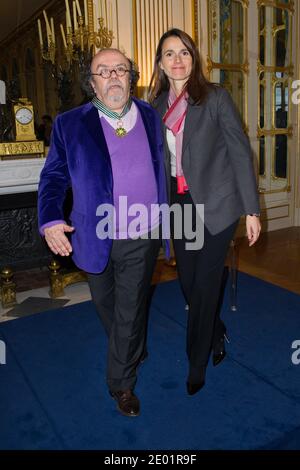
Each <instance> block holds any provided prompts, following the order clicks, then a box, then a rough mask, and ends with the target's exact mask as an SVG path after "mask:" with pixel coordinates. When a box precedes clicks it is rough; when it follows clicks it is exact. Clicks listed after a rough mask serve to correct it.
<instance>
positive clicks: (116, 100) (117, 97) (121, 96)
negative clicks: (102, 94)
mask: <svg viewBox="0 0 300 470" xmlns="http://www.w3.org/2000/svg"><path fill="white" fill-rule="evenodd" d="M112 87H118V88H119V93H118V94H117V95H115V94H112V95H109V91H110V89H111V88H112ZM106 98H107V100H108V101H111V102H112V103H120V101H122V100H123V99H124V89H123V87H122V86H121V85H120V83H119V82H117V83H112V84H110V85H109V87H108V89H107V92H106Z"/></svg>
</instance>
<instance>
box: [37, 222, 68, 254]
mask: <svg viewBox="0 0 300 470" xmlns="http://www.w3.org/2000/svg"><path fill="white" fill-rule="evenodd" d="M73 230H74V227H70V225H67V224H56V225H53V226H52V227H47V228H45V230H44V233H45V240H46V242H47V244H48V246H49V248H50V250H51V251H53V253H55V254H56V255H60V256H69V254H70V253H72V246H71V243H70V242H69V240H68V239H67V237H66V235H65V232H73Z"/></svg>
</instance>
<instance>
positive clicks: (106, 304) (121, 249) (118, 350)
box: [88, 239, 161, 392]
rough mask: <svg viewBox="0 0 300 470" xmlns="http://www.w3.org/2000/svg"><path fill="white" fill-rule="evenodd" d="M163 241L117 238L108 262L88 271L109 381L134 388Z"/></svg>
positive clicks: (113, 388)
mask: <svg viewBox="0 0 300 470" xmlns="http://www.w3.org/2000/svg"><path fill="white" fill-rule="evenodd" d="M160 245H161V240H151V239H149V240H145V239H136V240H132V239H128V240H114V241H113V246H112V251H111V255H110V259H109V262H108V265H107V267H106V269H105V271H104V272H102V273H100V274H88V282H89V286H90V290H91V294H92V300H93V302H94V304H95V306H96V309H97V312H98V314H99V316H100V319H101V321H102V323H103V326H104V328H105V331H106V333H107V335H108V340H109V346H108V357H107V384H108V387H109V389H110V390H111V391H112V392H116V391H118V390H127V389H133V388H134V386H135V383H136V368H137V365H138V363H139V360H140V358H141V355H142V353H143V350H144V347H145V342H146V331H147V317H148V314H147V303H148V296H149V292H150V286H151V278H152V274H153V270H154V267H155V261H156V258H157V255H158V251H159V248H160Z"/></svg>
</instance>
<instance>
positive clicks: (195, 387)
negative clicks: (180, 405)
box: [186, 381, 205, 395]
mask: <svg viewBox="0 0 300 470" xmlns="http://www.w3.org/2000/svg"><path fill="white" fill-rule="evenodd" d="M204 385H205V382H204V381H203V382H199V383H197V384H193V383H191V382H187V383H186V389H187V392H188V394H189V395H195V393H197V392H199V390H201V388H202V387H204Z"/></svg>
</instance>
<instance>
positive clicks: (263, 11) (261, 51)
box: [259, 6, 266, 65]
mask: <svg viewBox="0 0 300 470" xmlns="http://www.w3.org/2000/svg"><path fill="white" fill-rule="evenodd" d="M265 27H266V8H265V7H264V6H262V7H260V9H259V41H260V45H259V60H260V63H261V64H262V65H265Z"/></svg>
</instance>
